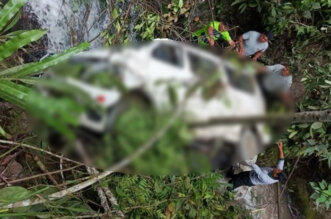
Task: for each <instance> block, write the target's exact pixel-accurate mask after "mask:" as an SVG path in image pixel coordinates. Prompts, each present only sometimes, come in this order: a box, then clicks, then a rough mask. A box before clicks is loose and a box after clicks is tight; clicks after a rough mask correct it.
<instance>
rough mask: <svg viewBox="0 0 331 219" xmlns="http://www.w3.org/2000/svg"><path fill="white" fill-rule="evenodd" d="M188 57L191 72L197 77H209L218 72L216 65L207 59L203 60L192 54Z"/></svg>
mask: <svg viewBox="0 0 331 219" xmlns="http://www.w3.org/2000/svg"><path fill="white" fill-rule="evenodd" d="M188 57H189V60H190V64H191V70H192V72H193V73H194V74H196V75H198V76H199V77H202V78H205V77H209V76H211V75H213V74H215V73H217V72H218V71H219V69H218V66H217V64H216V63H214V62H213V61H211V60H209V59H206V58H203V57H201V56H199V55H196V54H194V53H189V54H188Z"/></svg>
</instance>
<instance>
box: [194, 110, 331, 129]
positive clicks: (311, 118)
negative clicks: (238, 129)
mask: <svg viewBox="0 0 331 219" xmlns="http://www.w3.org/2000/svg"><path fill="white" fill-rule="evenodd" d="M260 122H264V123H271V124H276V123H277V124H279V123H283V124H286V123H306V122H331V109H328V110H324V111H308V112H299V113H294V114H287V115H285V114H282V115H265V116H243V117H224V118H221V117H219V118H213V119H210V120H208V121H203V122H192V123H190V124H189V125H190V127H192V128H198V127H204V126H211V125H220V124H222V125H233V124H237V123H241V124H254V123H260Z"/></svg>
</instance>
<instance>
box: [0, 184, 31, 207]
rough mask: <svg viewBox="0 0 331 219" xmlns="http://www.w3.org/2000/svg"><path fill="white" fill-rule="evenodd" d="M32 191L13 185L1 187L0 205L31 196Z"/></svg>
mask: <svg viewBox="0 0 331 219" xmlns="http://www.w3.org/2000/svg"><path fill="white" fill-rule="evenodd" d="M30 193H31V192H30V191H29V190H27V189H25V188H23V187H20V186H11V187H5V188H3V189H0V205H1V204H9V203H13V202H16V201H19V200H22V199H25V198H27V197H29V195H30Z"/></svg>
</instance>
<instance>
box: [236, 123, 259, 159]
mask: <svg viewBox="0 0 331 219" xmlns="http://www.w3.org/2000/svg"><path fill="white" fill-rule="evenodd" d="M238 146H239V147H238V150H237V161H238V162H240V161H246V162H248V163H250V161H252V160H255V159H256V155H257V154H258V153H259V152H260V149H261V143H260V140H259V137H258V135H257V134H256V133H255V132H254V131H253V130H252V129H251V128H245V129H243V131H242V133H241V138H240V142H239V145H238Z"/></svg>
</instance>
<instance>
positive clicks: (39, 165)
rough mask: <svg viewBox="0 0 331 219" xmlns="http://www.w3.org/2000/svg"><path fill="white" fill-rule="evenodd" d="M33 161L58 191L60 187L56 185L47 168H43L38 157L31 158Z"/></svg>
mask: <svg viewBox="0 0 331 219" xmlns="http://www.w3.org/2000/svg"><path fill="white" fill-rule="evenodd" d="M33 160H34V161H35V162H36V164H37V165H38V167H39V168H40V169H41V170H42V171H43V172H44V173H45V174H46V176H47V177H48V179H49V180H50V181H52V183H53V184H54V185H55V186H56V187H57V188H58V189H59V190H60V189H61V187H60V186H59V184H58V183H57V181H56V180H55V178H54V177H53V176H52V174H49V171H48V170H47V168H46V167H45V165H44V164H43V162H41V160H40V159H39V157H38V156H37V155H35V156H33Z"/></svg>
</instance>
